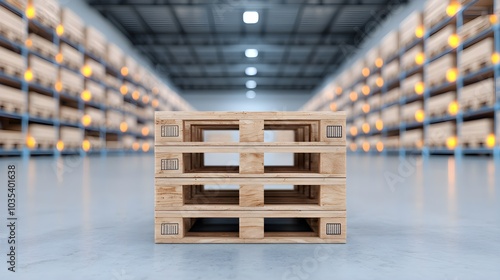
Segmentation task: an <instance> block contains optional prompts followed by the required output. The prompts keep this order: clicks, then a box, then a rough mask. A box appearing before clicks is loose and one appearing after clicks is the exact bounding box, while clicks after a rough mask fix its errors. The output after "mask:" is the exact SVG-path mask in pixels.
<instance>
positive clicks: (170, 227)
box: [161, 223, 179, 235]
mask: <svg viewBox="0 0 500 280" xmlns="http://www.w3.org/2000/svg"><path fill="white" fill-rule="evenodd" d="M178 234H179V224H177V223H165V224H161V235H178Z"/></svg>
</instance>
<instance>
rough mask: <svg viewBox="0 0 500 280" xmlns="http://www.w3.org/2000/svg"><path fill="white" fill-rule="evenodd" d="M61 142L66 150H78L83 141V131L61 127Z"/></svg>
mask: <svg viewBox="0 0 500 280" xmlns="http://www.w3.org/2000/svg"><path fill="white" fill-rule="evenodd" d="M60 134H61V140H62V141H63V142H64V148H65V149H66V150H73V149H80V147H81V146H82V141H83V131H82V130H81V129H80V128H77V127H67V126H62V127H61V131H60Z"/></svg>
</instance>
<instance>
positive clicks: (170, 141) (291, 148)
mask: <svg viewBox="0 0 500 280" xmlns="http://www.w3.org/2000/svg"><path fill="white" fill-rule="evenodd" d="M345 118H346V115H345V113H328V112H326V113H323V112H315V113H312V112H295V113H292V112H286V113H285V112H279V113H278V112H269V113H247V112H242V113H228V112H199V113H182V112H157V113H156V118H155V136H156V137H155V139H156V142H155V174H156V175H155V193H156V195H155V197H156V198H155V241H156V242H157V243H345V242H346V211H345V210H346V208H345V183H346V177H345V176H346V169H345V152H346V150H345V144H346V140H345V139H346V138H345V128H346V126H345V121H346V119H345ZM220 130H224V131H234V132H235V134H236V135H239V137H238V138H239V141H238V142H227V139H226V140H224V139H225V138H222V139H220V140H216V141H221V140H222V141H226V142H207V141H206V140H207V139H208V138H210V137H208V135H210V133H220ZM264 131H289V132H290V135H293V136H294V137H293V140H294V141H293V142H266V139H265V137H264V135H265V133H264ZM215 139H219V138H215ZM278 139H289V138H281V137H278ZM288 141H290V140H288ZM212 153H216V154H212ZM274 153H278V154H279V155H280V156H289V159H291V160H292V159H293V164H292V165H286V166H284V165H279V166H276V165H269V164H268V162H267V159H268V156H272V155H276V154H274ZM230 155H235V156H236V158H239V160H238V161H234V160H233V161H229V162H228V164H226V165H220V164H219V165H212V164H211V163H210V159H212V160H213V159H214V158H215V159H216V158H218V157H223V156H230ZM265 159H266V160H265ZM238 162H239V164H238ZM214 184H215V185H231V186H230V187H229V186H228V187H226V188H224V189H220V188H217V187H214V186H213V185H214ZM270 185H278V186H274V187H273V189H270ZM283 185H292V186H290V187H286V188H284V187H283ZM279 186H281V187H279Z"/></svg>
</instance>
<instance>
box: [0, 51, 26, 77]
mask: <svg viewBox="0 0 500 280" xmlns="http://www.w3.org/2000/svg"><path fill="white" fill-rule="evenodd" d="M24 69H25V65H24V58H23V57H22V56H21V55H20V54H19V53H16V52H13V51H11V50H8V49H5V48H2V47H1V46H0V71H1V72H3V73H5V74H8V75H11V76H16V77H19V78H22V77H23V76H24Z"/></svg>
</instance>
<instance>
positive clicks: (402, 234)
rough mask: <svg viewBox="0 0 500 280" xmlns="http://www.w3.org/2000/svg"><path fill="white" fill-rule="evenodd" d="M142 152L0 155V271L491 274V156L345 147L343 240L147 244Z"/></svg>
mask: <svg viewBox="0 0 500 280" xmlns="http://www.w3.org/2000/svg"><path fill="white" fill-rule="evenodd" d="M152 159H153V158H152V156H151V155H146V156H127V157H119V156H115V157H108V158H100V157H93V158H85V159H80V158H71V157H67V158H63V159H62V160H60V161H59V162H56V161H55V160H54V159H53V158H34V159H31V160H29V161H28V162H22V161H20V160H19V159H13V158H4V159H0V174H3V175H2V176H4V178H0V180H2V181H3V182H5V181H6V178H5V176H6V175H5V174H6V170H7V167H6V166H7V164H11V163H16V164H17V165H18V166H17V169H18V174H19V176H20V182H19V186H18V196H19V199H18V217H19V221H18V222H19V225H18V251H17V254H18V267H17V270H18V271H17V272H16V273H15V274H13V273H7V270H6V269H7V266H6V263H5V262H4V261H2V262H1V263H2V264H1V265H0V279H115V280H124V279H450V280H455V279H456V280H462V279H500V163H496V164H495V163H494V162H493V161H492V160H491V159H488V158H464V159H462V160H461V161H457V160H455V159H453V158H448V157H432V158H430V159H428V160H425V161H423V160H422V159H417V160H409V161H408V160H402V159H400V158H398V157H379V156H350V157H349V158H348V193H347V196H348V243H347V244H345V245H320V244H312V245H290V244H283V245H260V244H259V245H249V244H242V245H215V244H208V245H155V244H154V243H153V160H152ZM1 185H2V188H1V189H2V190H1V191H0V201H1V203H0V205H1V208H0V221H1V222H0V223H1V225H2V226H1V229H2V230H1V231H0V234H1V236H0V248H1V249H0V251H1V254H2V255H3V256H4V257H3V258H2V259H3V260H4V259H5V258H6V257H5V249H6V247H7V240H6V237H7V235H6V232H5V230H4V229H5V226H4V224H6V214H7V213H6V207H5V202H6V194H7V191H6V190H5V188H4V187H3V186H5V184H4V183H2V184H1Z"/></svg>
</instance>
